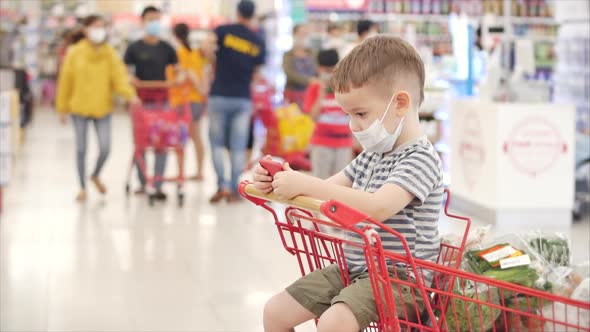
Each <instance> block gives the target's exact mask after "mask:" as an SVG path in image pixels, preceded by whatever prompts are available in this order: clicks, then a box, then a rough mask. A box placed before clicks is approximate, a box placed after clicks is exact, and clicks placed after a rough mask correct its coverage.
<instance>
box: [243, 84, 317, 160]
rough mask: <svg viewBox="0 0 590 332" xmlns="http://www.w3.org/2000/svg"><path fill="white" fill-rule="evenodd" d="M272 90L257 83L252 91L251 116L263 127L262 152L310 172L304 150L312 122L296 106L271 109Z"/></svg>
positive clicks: (310, 132)
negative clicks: (264, 130) (253, 115)
mask: <svg viewBox="0 0 590 332" xmlns="http://www.w3.org/2000/svg"><path fill="white" fill-rule="evenodd" d="M273 94H274V89H272V88H271V87H270V85H269V84H268V82H265V81H260V82H257V84H256V85H255V86H254V87H253V89H252V104H253V106H254V114H255V116H256V117H257V118H259V119H260V121H261V122H262V124H263V125H264V127H265V128H266V139H265V143H264V146H263V147H262V153H263V154H265V155H273V156H276V157H280V158H282V159H284V160H285V161H286V162H288V163H289V165H291V167H293V169H297V170H310V169H311V163H310V161H309V159H308V158H307V147H308V144H309V140H310V139H311V134H312V133H313V128H314V127H313V126H314V125H313V121H312V120H311V118H309V117H308V116H307V115H305V114H303V113H302V112H301V110H300V109H299V107H298V106H297V105H296V104H290V105H282V106H278V107H276V108H275V107H273V105H274V104H273V102H272V96H273Z"/></svg>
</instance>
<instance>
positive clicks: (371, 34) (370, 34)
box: [367, 31, 378, 38]
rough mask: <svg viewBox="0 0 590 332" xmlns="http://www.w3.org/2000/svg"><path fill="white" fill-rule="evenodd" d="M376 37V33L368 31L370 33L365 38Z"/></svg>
mask: <svg viewBox="0 0 590 332" xmlns="http://www.w3.org/2000/svg"><path fill="white" fill-rule="evenodd" d="M377 35H378V33H377V31H370V32H369V33H368V34H367V38H371V37H375V36H377Z"/></svg>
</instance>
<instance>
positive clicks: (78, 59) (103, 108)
mask: <svg viewBox="0 0 590 332" xmlns="http://www.w3.org/2000/svg"><path fill="white" fill-rule="evenodd" d="M83 25H84V28H83V32H84V35H85V38H84V39H83V40H81V41H80V42H79V43H77V44H76V45H74V46H71V47H70V48H69V50H68V52H67V54H66V56H65V59H64V62H63V66H62V68H61V72H60V75H59V81H58V90H57V105H56V108H57V111H58V112H59V114H60V118H61V121H62V123H65V122H66V119H67V115H68V114H70V115H71V118H72V121H73V123H74V129H75V134H76V163H77V166H78V176H79V179H80V187H81V190H80V193H79V194H78V196H77V200H78V201H83V200H85V199H86V140H87V133H88V123H89V122H93V123H94V127H95V129H96V134H97V136H98V145H99V156H98V160H97V162H96V167H95V168H94V172H92V176H91V180H92V182H93V183H94V185H95V186H96V189H98V191H99V192H100V193H101V194H105V193H106V188H105V186H104V184H103V183H102V182H101V181H100V179H99V175H100V171H101V170H102V168H103V166H104V163H105V161H106V160H107V157H108V155H109V152H110V146H111V112H112V110H113V105H112V98H113V94H114V93H118V94H120V95H121V96H123V97H125V98H126V99H127V100H129V101H130V102H132V103H137V102H139V100H138V99H137V96H136V95H135V90H134V89H133V87H132V86H131V84H130V82H129V76H128V75H127V71H126V69H125V65H124V64H123V61H121V58H120V57H119V55H118V54H117V52H116V51H115V50H114V49H113V48H112V47H111V46H110V45H108V44H107V43H105V40H106V37H107V32H106V28H105V22H104V20H103V19H102V18H101V17H100V16H97V15H91V16H88V17H87V18H86V19H84V22H83Z"/></svg>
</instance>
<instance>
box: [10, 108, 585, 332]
mask: <svg viewBox="0 0 590 332" xmlns="http://www.w3.org/2000/svg"><path fill="white" fill-rule="evenodd" d="M113 135H114V140H113V152H112V155H111V158H110V160H109V162H108V164H107V166H106V169H105V171H104V174H103V176H102V177H103V179H104V181H105V183H106V184H107V186H108V189H109V193H108V195H107V196H106V197H104V198H101V197H99V195H98V194H97V193H96V192H95V191H94V190H92V188H91V190H90V197H89V200H88V202H87V203H86V204H84V205H79V204H77V203H75V202H74V196H75V194H76V190H77V180H76V175H75V168H74V159H73V157H74V141H73V130H72V129H71V127H70V125H68V126H67V127H61V126H60V125H59V124H58V122H57V119H56V118H55V117H54V116H53V115H52V114H50V113H48V112H38V114H37V115H36V119H35V123H34V126H33V127H32V128H31V129H30V130H29V132H28V137H27V143H26V145H25V146H24V147H23V149H22V151H21V153H20V154H19V160H18V163H17V164H16V167H15V170H14V175H13V181H12V183H11V186H10V187H9V188H8V190H7V191H6V192H5V197H4V199H5V201H4V209H5V210H4V212H3V214H2V216H1V223H0V330H1V331H6V332H8V331H120V332H122V331H207V332H212V331H240V332H241V331H244V332H250V331H261V330H262V327H261V309H262V306H263V304H264V302H265V300H266V299H267V298H268V297H269V296H271V295H272V294H273V293H274V292H277V291H279V290H280V289H281V288H282V287H284V286H286V285H287V284H288V283H289V282H290V281H292V280H294V279H295V278H296V277H297V276H298V269H297V268H296V264H295V261H294V260H293V258H292V257H290V256H289V255H288V254H287V253H285V252H284V250H283V249H282V246H281V244H280V241H279V238H278V235H277V233H276V230H275V228H274V227H273V226H272V224H271V220H270V219H269V216H268V214H267V213H266V212H265V211H263V210H262V209H260V208H256V207H254V206H252V205H251V204H248V203H240V204H237V205H232V206H227V205H226V204H225V203H224V204H221V205H219V206H211V205H209V204H208V203H207V198H208V196H209V195H210V194H212V192H213V191H214V189H215V188H214V181H213V177H212V171H211V169H207V175H208V176H207V179H206V181H205V182H204V183H201V184H197V183H189V184H188V185H187V187H186V194H187V197H186V206H185V207H184V208H181V209H179V208H178V207H177V206H176V202H175V200H174V199H171V200H169V201H168V202H167V203H165V204H161V205H158V206H156V207H154V208H151V207H149V206H148V204H147V201H146V200H145V199H144V198H140V197H129V198H128V197H126V196H125V193H124V190H123V189H124V182H125V175H126V169H127V167H128V163H129V159H130V154H131V150H132V144H131V141H130V131H129V121H128V119H127V116H126V115H125V114H117V115H116V116H115V117H114V127H113ZM90 137H91V139H90V151H89V155H88V157H89V158H88V162H89V168H90V165H91V161H92V162H93V161H94V158H95V156H96V148H95V139H94V133H93V132H92V133H91V135H90ZM189 156H192V154H189ZM171 159H173V158H171ZM189 159H190V157H189ZM187 167H188V169H189V170H193V169H194V168H193V167H194V163H193V162H191V161H190V160H189V163H188V165H187ZM174 169H175V168H174V166H173V162H171V163H170V164H169V170H171V171H173V170H174ZM173 189H174V188H173V187H172V186H170V187H169V188H167V190H168V192H170V193H173V192H174V190H173ZM441 229H443V230H445V229H449V224H448V222H447V221H446V220H444V219H443V220H442V221H441ZM572 234H573V235H574V241H573V242H574V251H575V253H576V259H577V260H587V259H588V248H589V244H588V235H589V227H588V222H584V223H582V224H579V225H576V226H575V227H574V228H573V231H572ZM313 330H314V328H313V325H311V324H307V325H306V326H304V327H302V328H300V329H298V331H313Z"/></svg>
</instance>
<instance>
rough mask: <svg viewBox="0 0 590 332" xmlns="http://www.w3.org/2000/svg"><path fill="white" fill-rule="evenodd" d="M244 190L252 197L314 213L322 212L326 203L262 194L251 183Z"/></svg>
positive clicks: (303, 198) (303, 197)
mask: <svg viewBox="0 0 590 332" xmlns="http://www.w3.org/2000/svg"><path fill="white" fill-rule="evenodd" d="M243 190H244V193H246V194H247V195H248V196H251V197H256V198H260V199H263V200H265V201H271V202H276V203H281V204H286V205H290V206H293V207H296V208H298V209H304V210H308V211H313V212H320V206H321V205H322V203H324V201H320V200H317V199H315V198H311V197H305V196H297V197H295V198H293V199H281V198H279V196H277V195H276V194H275V193H273V192H270V193H268V194H265V193H263V192H261V191H260V190H258V189H256V187H254V185H253V184H251V183H248V184H246V185H245V186H244V187H243Z"/></svg>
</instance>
